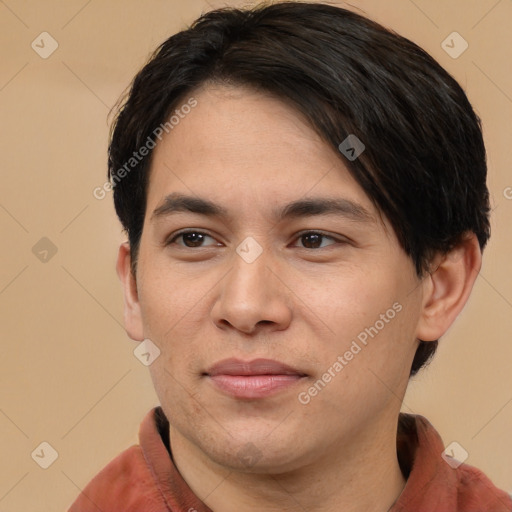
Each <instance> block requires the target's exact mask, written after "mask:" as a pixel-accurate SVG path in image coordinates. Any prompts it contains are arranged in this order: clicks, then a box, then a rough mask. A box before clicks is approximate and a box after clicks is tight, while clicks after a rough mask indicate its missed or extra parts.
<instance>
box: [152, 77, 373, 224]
mask: <svg viewBox="0 0 512 512" xmlns="http://www.w3.org/2000/svg"><path fill="white" fill-rule="evenodd" d="M190 98H193V99H194V100H195V102H196V106H195V107H194V108H193V109H188V108H187V109H184V111H187V112H188V113H187V114H184V113H183V112H184V111H182V112H179V111H180V105H184V104H186V103H187V102H190V101H189V100H190ZM176 110H178V112H177V113H176ZM175 113H176V114H179V113H181V116H180V117H179V122H178V123H177V124H176V125H175V126H174V127H173V129H172V130H170V131H169V133H167V134H165V135H164V136H163V138H162V140H161V141H160V142H158V144H157V146H156V148H155V149H154V153H153V157H152V165H151V171H150V180H149V187H148V205H147V206H148V208H147V213H148V212H149V213H150V214H151V212H153V211H154V210H155V209H156V208H158V207H159V206H162V205H163V203H164V202H165V198H166V196H168V195H169V194H173V193H180V194H182V195H188V196H198V197H201V198H209V199H211V201H212V202H214V203H217V204H218V205H220V206H224V210H225V212H224V213H226V212H227V213H229V212H231V211H236V212H237V213H241V212H243V211H247V212H250V211H251V210H252V211H254V210H255V209H259V208H260V207H263V206H264V207H265V208H266V209H267V213H268V214H269V217H270V216H276V215H277V210H278V208H279V207H282V206H283V205H285V204H288V203H290V202H292V201H297V200H298V199H301V198H302V199H304V198H309V197H324V198H326V197H330V198H333V199H335V198H336V199H343V200H345V201H346V204H345V206H348V205H349V203H351V204H352V211H355V210H356V209H358V207H359V209H360V210H361V211H362V212H363V211H364V212H366V213H368V214H370V216H374V217H378V212H377V211H376V209H375V207H374V205H373V203H372V202H371V201H370V199H369V198H368V197H367V195H366V194H365V192H364V191H363V189H362V188H361V187H360V186H359V184H358V183H357V182H356V181H355V180H354V178H353V177H352V176H351V174H350V173H349V171H348V169H347V167H346V166H345V164H344V162H343V157H342V156H340V154H339V153H338V152H337V151H336V150H335V149H333V148H332V147H331V146H330V145H329V144H327V143H326V142H325V141H323V140H322V139H321V138H320V137H319V135H318V134H317V133H316V132H315V131H314V130H313V129H312V128H311V127H310V125H309V124H308V122H307V121H306V120H305V119H304V117H303V116H302V115H301V114H300V113H298V112H297V111H296V110H295V109H293V108H292V107H291V106H289V105H287V104H285V103H284V102H282V101H281V100H279V99H277V98H275V97H272V96H269V95H264V94H262V93H260V92H255V91H253V90H251V89H247V88H240V87H237V88H234V87H227V86H219V85H217V86H208V87H204V88H202V89H200V90H197V91H195V92H193V93H191V95H190V97H185V98H184V99H183V100H182V103H180V104H178V105H177V106H176V109H175ZM175 120H176V119H175Z"/></svg>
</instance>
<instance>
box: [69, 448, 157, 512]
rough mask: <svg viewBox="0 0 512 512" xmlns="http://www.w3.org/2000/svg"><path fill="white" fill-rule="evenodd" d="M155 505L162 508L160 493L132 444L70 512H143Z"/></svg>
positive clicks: (97, 479)
mask: <svg viewBox="0 0 512 512" xmlns="http://www.w3.org/2000/svg"><path fill="white" fill-rule="evenodd" d="M152 505H160V506H161V505H162V503H161V493H160V492H159V490H158V487H157V485H156V483H155V480H154V478H153V475H152V473H151V470H150V468H149V467H148V465H147V463H146V461H145V459H144V455H143V452H142V449H141V447H140V446H139V445H133V446H131V447H130V448H128V449H126V450H125V451H123V452H122V453H120V454H119V455H118V456H117V457H116V458H115V459H113V460H112V461H111V462H110V463H109V464H107V466H105V467H104V468H103V469H102V470H101V471H100V472H99V473H98V474H97V475H96V476H95V477H94V478H93V479H92V480H91V481H90V482H89V483H88V484H87V486H86V487H85V488H84V489H83V491H82V492H81V493H80V495H79V496H78V498H77V499H76V501H75V502H74V503H73V504H72V505H71V507H70V508H69V510H68V512H89V511H91V512H93V511H94V512H96V511H97V510H98V509H99V510H101V511H102V512H119V510H123V512H135V511H137V512H142V511H150V510H153V508H152Z"/></svg>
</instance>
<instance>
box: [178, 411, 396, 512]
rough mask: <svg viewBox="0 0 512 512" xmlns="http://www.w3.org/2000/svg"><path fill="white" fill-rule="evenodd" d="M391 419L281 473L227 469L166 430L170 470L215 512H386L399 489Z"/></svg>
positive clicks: (394, 433)
mask: <svg viewBox="0 0 512 512" xmlns="http://www.w3.org/2000/svg"><path fill="white" fill-rule="evenodd" d="M397 420H398V418H397V417H395V418H391V419H389V418H388V419H387V421H385V423H386V424H385V425H383V424H382V422H377V423H372V425H371V428H370V429H367V430H366V431H362V432H360V433H359V434H358V435H357V436H355V437H353V438H351V439H350V441H349V442H348V443H345V444H343V443H340V444H339V446H336V447H330V449H329V451H328V453H323V454H318V457H316V458H315V460H314V461H313V462H312V463H309V464H307V465H300V464H298V465H297V467H296V468H295V469H292V470H290V471H286V472H281V473H272V472H269V471H268V470H266V471H265V470H261V471H256V470H255V469H253V472H251V473H248V472H240V471H235V470H230V469H228V468H225V467H223V466H220V465H218V464H216V463H215V462H213V461H212V460H211V459H209V458H208V457H207V456H206V455H205V454H204V452H202V451H201V450H200V449H199V448H198V447H197V446H196V445H194V444H192V443H190V442H189V441H188V440H187V439H186V438H184V437H183V436H181V434H180V433H179V432H178V431H177V430H176V429H174V428H173V427H172V426H171V428H170V433H171V436H170V437H171V447H172V453H173V458H174V461H175V464H176V467H177V468H178V470H179V472H180V473H181V475H182V476H183V478H184V479H185V481H186V482H187V484H188V485H189V487H190V488H191V489H192V491H193V492H194V493H195V494H196V496H197V497H198V498H199V499H201V500H202V501H203V502H204V503H205V504H206V505H207V506H208V507H210V508H211V509H212V510H215V512H235V511H236V512H254V511H260V510H262V509H264V510H268V511H270V512H277V511H280V512H303V511H304V510H308V511H310V512H335V511H336V512H337V511H339V510H343V511H344V512H369V511H372V512H387V511H388V510H389V509H390V508H391V507H392V506H393V503H394V502H395V501H396V500H397V498H398V496H399V495H400V493H401V492H402V490H403V488H404V486H405V479H404V477H403V475H402V473H401V471H400V466H399V464H398V458H397V453H396V427H397Z"/></svg>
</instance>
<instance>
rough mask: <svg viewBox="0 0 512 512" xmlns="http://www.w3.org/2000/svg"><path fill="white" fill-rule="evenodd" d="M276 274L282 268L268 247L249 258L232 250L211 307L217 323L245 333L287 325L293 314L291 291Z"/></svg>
mask: <svg viewBox="0 0 512 512" xmlns="http://www.w3.org/2000/svg"><path fill="white" fill-rule="evenodd" d="M278 274H282V272H279V270H278V269H277V265H276V264H275V260H273V258H272V257H271V255H270V251H269V250H268V249H266V250H263V252H262V253H261V254H260V255H259V256H258V257H257V258H256V259H255V260H254V261H252V262H248V261H246V260H244V258H242V257H241V256H240V255H239V254H238V253H235V254H234V256H233V265H232V268H231V269H230V270H229V272H228V273H227V274H226V276H225V277H224V279H223V280H222V281H221V284H220V288H219V296H218V297H217V300H216V302H215V304H214V306H213V308H212V316H213V320H214V322H215V324H216V325H217V327H219V328H221V329H228V328H229V327H232V328H234V329H237V330H238V331H241V332H243V333H245V334H255V333H256V332H257V331H258V330H262V329H266V330H267V332H268V331H269V330H270V331H272V330H284V329H286V328H287V327H288V325H289V323H290V321H291V317H292V312H291V304H290V301H291V295H292V294H291V292H290V290H289V288H288V287H287V286H286V284H285V283H284V282H283V279H282V277H281V276H278ZM269 326H270V327H269Z"/></svg>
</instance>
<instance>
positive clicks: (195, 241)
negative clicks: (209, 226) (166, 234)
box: [166, 230, 213, 248]
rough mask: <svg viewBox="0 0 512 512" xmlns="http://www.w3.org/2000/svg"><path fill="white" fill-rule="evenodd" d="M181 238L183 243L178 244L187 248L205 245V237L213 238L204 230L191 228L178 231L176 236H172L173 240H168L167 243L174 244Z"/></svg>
mask: <svg viewBox="0 0 512 512" xmlns="http://www.w3.org/2000/svg"><path fill="white" fill-rule="evenodd" d="M180 238H181V239H182V241H183V243H180V244H176V245H179V246H181V247H186V248H194V247H203V242H204V240H205V238H211V239H212V240H213V238H212V237H211V236H210V235H208V234H206V233H203V232H202V231H196V230H190V231H182V232H181V233H177V234H176V235H175V236H173V237H172V239H171V240H169V242H167V244H166V245H171V244H174V243H175V242H176V240H178V239H180Z"/></svg>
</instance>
